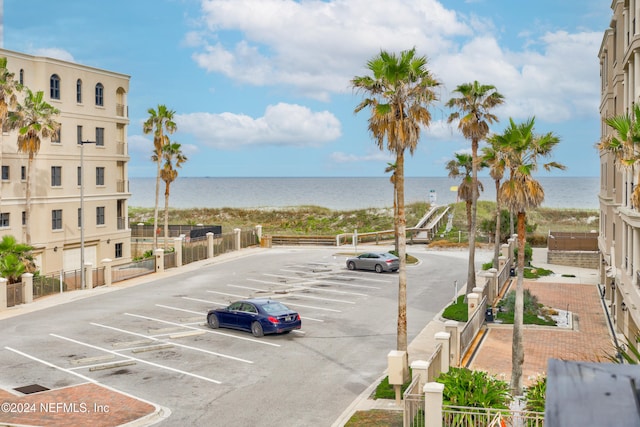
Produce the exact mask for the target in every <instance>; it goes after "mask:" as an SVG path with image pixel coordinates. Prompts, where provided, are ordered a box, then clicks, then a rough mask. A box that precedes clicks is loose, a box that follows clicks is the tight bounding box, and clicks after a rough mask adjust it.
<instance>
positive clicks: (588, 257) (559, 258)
mask: <svg viewBox="0 0 640 427" xmlns="http://www.w3.org/2000/svg"><path fill="white" fill-rule="evenodd" d="M599 261H600V258H599V253H598V252H593V251H548V252H547V263H548V264H557V265H568V266H572V267H581V268H598V267H599V266H600V265H599Z"/></svg>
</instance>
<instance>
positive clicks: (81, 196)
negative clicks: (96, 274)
mask: <svg viewBox="0 0 640 427" xmlns="http://www.w3.org/2000/svg"><path fill="white" fill-rule="evenodd" d="M95 143H96V142H95V141H82V140H80V287H81V289H84V144H95Z"/></svg>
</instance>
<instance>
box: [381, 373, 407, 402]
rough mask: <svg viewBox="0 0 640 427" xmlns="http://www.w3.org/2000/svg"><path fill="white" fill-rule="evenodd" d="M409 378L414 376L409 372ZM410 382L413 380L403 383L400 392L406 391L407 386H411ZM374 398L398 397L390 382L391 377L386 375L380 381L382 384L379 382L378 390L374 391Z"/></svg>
mask: <svg viewBox="0 0 640 427" xmlns="http://www.w3.org/2000/svg"><path fill="white" fill-rule="evenodd" d="M409 378H412V376H411V373H409ZM410 383H411V382H408V383H405V384H402V387H401V390H400V392H401V393H404V391H405V390H406V389H407V387H409V384H410ZM373 398H374V399H395V398H396V390H395V388H394V387H393V386H392V385H391V384H389V377H384V379H383V380H382V381H380V384H378V387H376V391H375V392H374V393H373Z"/></svg>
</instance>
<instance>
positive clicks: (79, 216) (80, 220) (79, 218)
mask: <svg viewBox="0 0 640 427" xmlns="http://www.w3.org/2000/svg"><path fill="white" fill-rule="evenodd" d="M80 227H82V209H80V208H78V228H80Z"/></svg>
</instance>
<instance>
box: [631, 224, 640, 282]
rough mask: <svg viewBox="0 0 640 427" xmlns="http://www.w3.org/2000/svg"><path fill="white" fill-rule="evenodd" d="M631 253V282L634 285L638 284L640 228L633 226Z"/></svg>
mask: <svg viewBox="0 0 640 427" xmlns="http://www.w3.org/2000/svg"><path fill="white" fill-rule="evenodd" d="M631 230H632V231H633V254H632V258H631V274H632V276H633V277H632V279H631V282H632V283H633V285H634V286H637V285H638V273H637V271H638V270H639V269H640V229H637V228H635V227H633V228H632V229H631Z"/></svg>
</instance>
